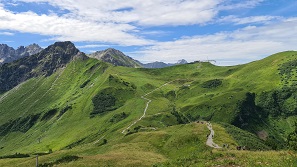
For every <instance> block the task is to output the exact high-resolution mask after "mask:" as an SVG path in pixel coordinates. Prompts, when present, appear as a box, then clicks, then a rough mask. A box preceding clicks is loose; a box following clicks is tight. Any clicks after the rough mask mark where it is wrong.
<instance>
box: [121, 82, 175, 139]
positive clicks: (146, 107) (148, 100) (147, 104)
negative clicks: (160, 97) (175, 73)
mask: <svg viewBox="0 0 297 167" xmlns="http://www.w3.org/2000/svg"><path fill="white" fill-rule="evenodd" d="M173 81H175V80H173ZM173 81H170V82H167V83H165V84H163V85H162V86H160V87H158V88H156V89H154V90H152V91H151V92H149V93H146V94H145V95H143V96H141V98H142V99H144V100H146V101H147V102H146V106H145V109H144V111H143V115H142V116H141V117H140V118H139V119H137V120H136V121H134V122H133V123H132V124H130V125H129V126H128V127H127V128H126V129H124V130H123V131H122V134H125V132H126V131H127V130H128V129H130V128H131V127H132V126H133V125H135V124H136V123H137V122H139V121H141V120H142V119H143V118H144V117H145V115H146V111H147V109H148V107H149V104H150V103H151V102H152V100H151V99H148V98H146V97H145V96H147V95H149V94H151V93H153V92H155V91H157V90H159V89H161V88H162V87H164V86H166V85H168V84H169V83H171V82H173Z"/></svg>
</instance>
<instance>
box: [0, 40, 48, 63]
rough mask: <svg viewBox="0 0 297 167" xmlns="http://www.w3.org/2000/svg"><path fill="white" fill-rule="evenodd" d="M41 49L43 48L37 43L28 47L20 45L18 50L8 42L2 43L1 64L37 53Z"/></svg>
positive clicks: (0, 49) (0, 51)
mask: <svg viewBox="0 0 297 167" xmlns="http://www.w3.org/2000/svg"><path fill="white" fill-rule="evenodd" d="M40 51H42V48H41V47H40V46H39V45H37V44H32V45H29V46H27V47H24V46H20V47H19V48H18V49H16V50H15V49H14V48H12V47H9V46H8V45H6V44H0V65H1V64H3V63H9V62H12V61H14V60H17V59H20V58H22V57H25V56H30V55H33V54H37V53H39V52H40Z"/></svg>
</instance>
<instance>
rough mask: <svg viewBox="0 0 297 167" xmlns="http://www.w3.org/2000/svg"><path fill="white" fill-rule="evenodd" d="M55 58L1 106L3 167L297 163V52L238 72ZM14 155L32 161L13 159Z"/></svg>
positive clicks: (10, 93)
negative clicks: (296, 141) (293, 145)
mask: <svg viewBox="0 0 297 167" xmlns="http://www.w3.org/2000/svg"><path fill="white" fill-rule="evenodd" d="M59 45H60V44H59ZM53 46H55V45H53ZM61 46H63V45H61ZM65 46H66V48H67V46H69V43H68V45H65ZM50 48H52V46H50V47H49V48H48V49H45V50H46V51H48V50H50ZM59 48H60V47H59ZM59 48H58V49H59ZM56 51H57V49H54V50H53V52H47V53H46V54H45V55H46V56H45V58H44V57H43V58H42V60H47V61H42V62H48V63H45V64H52V63H50V62H55V63H57V64H54V66H51V67H53V69H54V70H51V71H52V73H51V74H49V75H46V74H48V73H47V72H44V73H43V72H40V69H41V68H40V67H45V65H42V66H40V65H38V66H36V68H35V67H32V69H31V70H30V71H29V72H31V73H32V71H33V72H34V71H38V70H39V72H38V73H37V74H38V75H34V76H32V77H27V78H26V79H23V80H22V81H23V82H20V84H18V85H17V86H16V87H13V88H12V89H9V90H8V91H6V92H3V94H1V96H0V114H1V117H0V156H2V157H1V159H0V166H17V165H19V166H32V165H34V163H35V158H34V155H35V154H39V155H43V156H40V164H43V165H49V166H50V165H55V164H58V163H61V164H60V165H61V166H84V165H88V166H98V165H100V166H108V165H110V166H119V165H121V166H152V165H155V166H181V165H185V166H190V165H196V166H214V165H231V166H232V165H240V166H261V164H265V163H268V164H269V166H278V165H280V164H281V165H291V164H294V163H296V154H295V153H294V152H291V151H286V150H287V149H288V148H287V145H286V139H287V136H288V135H289V134H290V133H291V132H292V131H294V126H293V125H294V121H296V118H297V117H296V114H297V102H296V97H297V95H296V84H297V80H296V77H297V71H296V70H297V68H296V62H297V52H293V51H290V52H283V53H278V54H275V55H272V56H270V57H267V58H265V59H263V60H259V61H255V62H251V63H249V64H245V65H239V66H230V67H219V66H214V65H212V64H210V63H206V62H194V63H190V64H185V65H178V66H172V67H168V68H163V69H143V68H127V67H121V66H113V65H111V64H108V63H105V62H102V61H99V60H96V59H91V58H85V57H84V56H75V55H77V53H78V51H75V52H73V53H72V52H71V53H70V52H69V49H68V50H67V49H65V48H63V47H61V48H60V49H59V50H58V51H59V52H58V54H54V53H55V52H56ZM52 55H56V58H55V59H49V57H51V56H52ZM65 55H68V58H67V62H66V63H65V61H62V62H63V65H61V66H60V65H59V64H58V62H61V61H57V60H65V59H64V58H65V57H63V56H65ZM35 56H36V55H35ZM39 56H41V55H39ZM59 56H60V57H59ZM31 58H32V57H31ZM28 59H30V57H28ZM68 60H69V61H68ZM20 61H24V60H20ZM14 63H15V62H14ZM39 64H40V63H39ZM13 65H14V64H11V66H13ZM8 66H9V65H8ZM41 71H42V70H41ZM13 74H14V73H12V75H13ZM34 74H35V73H34ZM2 75H3V74H2ZM5 77H10V76H5ZM11 77H12V76H11ZM0 79H2V82H3V83H5V82H6V80H5V79H3V78H0ZM144 113H145V114H144ZM197 121H199V123H197ZM201 121H211V122H212V123H213V127H214V130H215V137H214V141H215V142H216V143H217V144H219V145H221V146H222V145H223V144H225V145H226V144H228V145H229V148H223V149H219V150H213V149H212V148H210V147H208V146H206V145H205V142H206V136H207V135H208V134H209V131H208V129H207V127H206V125H205V124H202V123H201ZM238 145H246V146H247V147H249V148H250V151H237V150H236V146H238ZM258 150H261V151H258ZM273 150H278V151H273ZM16 153H21V154H17V155H19V156H22V155H24V156H25V155H26V154H29V156H30V157H25V158H11V157H10V158H9V155H10V156H16Z"/></svg>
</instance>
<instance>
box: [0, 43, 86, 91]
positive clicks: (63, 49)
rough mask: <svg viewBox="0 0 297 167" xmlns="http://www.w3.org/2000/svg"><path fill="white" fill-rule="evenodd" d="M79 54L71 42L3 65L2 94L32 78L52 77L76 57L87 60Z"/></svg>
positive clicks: (51, 46) (0, 68) (0, 70)
mask: <svg viewBox="0 0 297 167" xmlns="http://www.w3.org/2000/svg"><path fill="white" fill-rule="evenodd" d="M31 47H34V48H35V47H36V46H34V45H32V46H31ZM19 49H20V50H21V49H22V48H19ZM79 53H80V52H79V50H78V49H77V48H76V47H75V46H74V44H73V43H71V42H68V41H67V42H56V43H54V44H53V45H50V46H49V47H47V48H46V49H44V50H42V51H41V52H39V53H37V54H34V55H31V56H25V57H23V58H21V59H19V60H16V61H14V62H11V63H6V64H3V65H2V66H0V93H2V92H5V91H7V90H9V89H11V88H13V87H14V86H16V85H18V84H19V83H21V82H24V81H26V80H28V79H30V78H32V77H37V76H50V75H51V74H53V73H54V72H55V71H57V70H58V69H59V68H62V67H65V66H66V65H67V64H68V63H69V62H70V61H72V60H73V59H75V58H74V57H77V58H86V57H84V56H85V55H84V54H83V53H80V54H79Z"/></svg>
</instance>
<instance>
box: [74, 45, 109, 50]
mask: <svg viewBox="0 0 297 167" xmlns="http://www.w3.org/2000/svg"><path fill="white" fill-rule="evenodd" d="M76 47H77V48H78V49H86V48H99V47H110V45H98V44H91V45H79V46H76Z"/></svg>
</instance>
